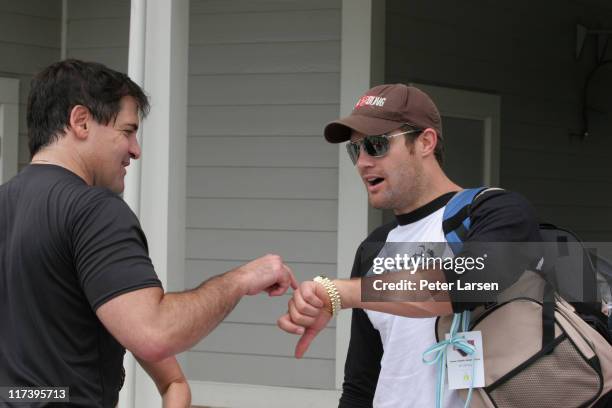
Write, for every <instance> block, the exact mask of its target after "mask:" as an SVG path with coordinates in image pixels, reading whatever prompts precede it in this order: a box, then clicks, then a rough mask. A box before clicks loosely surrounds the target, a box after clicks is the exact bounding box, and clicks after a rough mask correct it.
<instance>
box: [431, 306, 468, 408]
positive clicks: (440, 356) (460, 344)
mask: <svg viewBox="0 0 612 408" xmlns="http://www.w3.org/2000/svg"><path fill="white" fill-rule="evenodd" d="M460 322H461V326H462V329H461V331H463V332H467V331H468V330H469V322H470V312H469V311H468V310H466V311H465V312H463V313H455V315H454V316H453V323H452V324H451V329H450V335H449V337H448V339H446V340H442V341H440V342H438V343H436V344H434V345H433V346H431V347H429V348H428V349H427V350H425V351H424V352H423V363H425V364H427V365H433V364H437V365H438V378H437V380H436V408H442V401H443V398H444V378H445V375H446V350H447V349H448V347H455V348H458V349H460V350H461V351H463V352H464V353H466V354H467V355H470V356H472V379H471V383H470V389H469V391H468V395H467V399H466V401H465V405H464V408H467V407H468V406H469V405H470V401H471V399H472V390H473V389H474V371H475V368H476V364H474V353H475V352H476V347H474V346H472V345H471V344H470V343H468V342H467V340H466V339H465V337H464V336H463V335H459V334H457V331H458V329H459V323H460Z"/></svg>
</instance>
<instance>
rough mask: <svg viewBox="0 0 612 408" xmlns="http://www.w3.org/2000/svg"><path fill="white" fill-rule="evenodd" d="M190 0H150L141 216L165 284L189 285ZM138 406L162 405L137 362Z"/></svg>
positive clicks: (175, 287) (172, 287)
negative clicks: (148, 108) (147, 110)
mask: <svg viewBox="0 0 612 408" xmlns="http://www.w3.org/2000/svg"><path fill="white" fill-rule="evenodd" d="M188 27H189V1H188V0H147V7H146V35H145V59H144V60H145V63H144V89H145V91H146V92H147V94H148V95H149V96H150V101H151V113H150V114H149V117H148V118H147V119H146V120H145V121H144V122H143V126H142V128H143V153H142V159H141V160H142V163H141V176H140V180H141V188H140V221H141V223H142V226H143V229H144V231H145V233H146V236H147V240H148V243H149V254H150V256H151V260H152V261H153V265H154V266H155V270H156V272H157V274H158V276H159V278H160V280H161V281H162V283H163V285H164V288H165V289H166V290H167V291H168V290H178V289H183V288H184V283H183V282H184V271H185V196H186V162H187V152H186V146H187V66H188V62H187V59H188V46H189V29H188ZM135 390H136V398H135V406H137V407H154V406H160V405H161V399H160V398H159V395H158V392H157V389H156V388H155V386H154V384H153V382H152V381H151V380H150V379H149V377H148V375H147V374H146V373H145V372H144V371H143V370H142V369H141V368H140V367H137V368H136V387H135Z"/></svg>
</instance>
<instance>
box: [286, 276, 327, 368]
mask: <svg viewBox="0 0 612 408" xmlns="http://www.w3.org/2000/svg"><path fill="white" fill-rule="evenodd" d="M329 310H331V304H330V300H329V296H328V294H327V291H326V290H325V288H324V287H323V285H321V284H319V283H316V282H312V281H307V282H302V284H301V285H300V287H299V288H298V289H297V290H296V291H295V292H294V293H293V297H292V298H291V299H290V300H289V304H288V309H287V313H286V314H284V315H283V316H281V317H280V318H279V319H278V322H277V324H278V327H280V328H281V329H282V330H284V331H286V332H287V333H292V334H297V335H301V337H300V339H299V340H298V342H297V345H296V347H295V356H296V357H297V358H301V357H302V356H303V355H304V353H305V352H306V350H308V347H309V346H310V343H311V342H312V341H313V340H314V338H315V337H316V336H317V335H318V334H319V332H320V331H321V330H323V329H324V328H325V327H326V326H327V324H328V322H329V321H330V319H331V317H332V316H331V313H330V312H329Z"/></svg>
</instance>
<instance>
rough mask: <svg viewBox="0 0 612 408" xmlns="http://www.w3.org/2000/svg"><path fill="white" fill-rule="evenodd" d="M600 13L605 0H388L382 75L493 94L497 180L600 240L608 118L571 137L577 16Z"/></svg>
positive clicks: (611, 171)
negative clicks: (497, 109) (497, 101)
mask: <svg viewBox="0 0 612 408" xmlns="http://www.w3.org/2000/svg"><path fill="white" fill-rule="evenodd" d="M610 21H612V5H611V4H610V3H609V2H605V1H570V0H566V1H551V0H547V1H540V2H535V3H534V2H529V1H526V0H522V1H513V2H503V3H500V2H496V1H491V0H479V1H473V2H468V3H465V2H460V3H458V2H450V1H445V2H441V1H426V0H411V1H409V2H406V1H399V0H388V1H387V28H386V29H387V40H386V41H387V44H386V51H387V53H386V79H387V82H418V83H429V84H433V85H441V86H447V87H451V88H461V89H469V90H476V91H484V92H491V93H496V94H499V95H500V96H501V169H500V170H501V171H500V178H501V180H500V181H501V183H500V184H501V186H502V187H504V188H507V189H510V190H515V191H519V192H521V193H522V194H524V195H525V196H526V197H527V198H528V199H529V200H531V202H532V203H533V204H534V205H535V207H536V210H537V212H538V214H539V216H540V217H541V219H542V220H543V221H548V222H552V223H556V224H559V225H563V226H565V227H568V228H570V229H572V230H574V231H575V232H576V233H578V234H579V235H580V236H581V237H582V238H583V239H585V240H607V241H609V240H610V238H611V236H612V205H611V204H610V202H611V200H612V188H610V187H612V178H611V177H610V176H611V175H612V162H610V161H609V160H606V156H607V152H608V151H610V148H612V137H610V130H609V129H610V124H611V123H612V120H611V119H612V117H611V116H610V113H608V118H607V130H605V131H604V130H603V129H605V128H602V127H600V128H599V129H596V128H595V127H593V128H592V134H591V135H590V136H589V137H588V138H586V139H585V140H581V138H580V137H579V136H577V134H578V133H580V131H581V129H582V122H581V115H582V88H583V86H584V80H585V77H586V75H587V73H588V72H589V71H590V69H591V68H592V67H593V66H594V60H595V53H596V50H595V43H594V42H593V41H592V39H593V37H589V39H587V41H586V42H585V47H584V49H583V52H582V57H581V58H580V59H578V60H576V58H575V52H576V23H577V22H580V23H581V24H583V25H585V26H587V27H589V28H600V27H606V28H609V26H610V24H609V22H610ZM609 48H611V47H609ZM609 51H612V50H609ZM610 54H612V53H610ZM610 71H611V70H608V75H607V77H608V78H610V75H609V74H610ZM607 83H608V86H609V84H610V81H608V82H607ZM593 86H598V85H597V83H596V82H595V83H594V84H593ZM599 86H602V85H601V83H600V85H599ZM602 89H603V88H602ZM608 89H609V88H608ZM609 103H610V101H609V99H608V105H607V106H609ZM608 111H609V109H608Z"/></svg>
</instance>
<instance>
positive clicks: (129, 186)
mask: <svg viewBox="0 0 612 408" xmlns="http://www.w3.org/2000/svg"><path fill="white" fill-rule="evenodd" d="M64 1H66V0H64ZM146 7H147V0H132V1H131V5H130V46H129V47H130V49H129V54H128V76H129V77H130V78H131V79H132V81H134V82H136V83H137V84H138V85H140V86H141V87H142V86H144V64H145V61H144V55H145V33H146V31H145V27H146V17H147V16H146V9H147V8H146ZM138 141H139V142H140V144H141V146H142V129H141V130H139V131H138ZM140 163H141V161H140V160H134V161H132V163H131V165H130V167H128V171H127V175H126V177H125V191H124V192H123V199H124V200H125V202H126V203H127V204H128V205H129V206H130V208H131V209H132V211H134V214H136V216H139V214H140V174H141V172H140V167H141V166H140ZM123 367H124V368H125V383H124V384H123V388H122V389H121V392H120V393H119V407H121V408H134V407H135V405H134V404H135V401H136V393H135V391H136V390H135V389H136V360H135V359H134V356H133V355H132V353H130V352H129V351H127V352H126V353H125V358H124V359H123Z"/></svg>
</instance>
